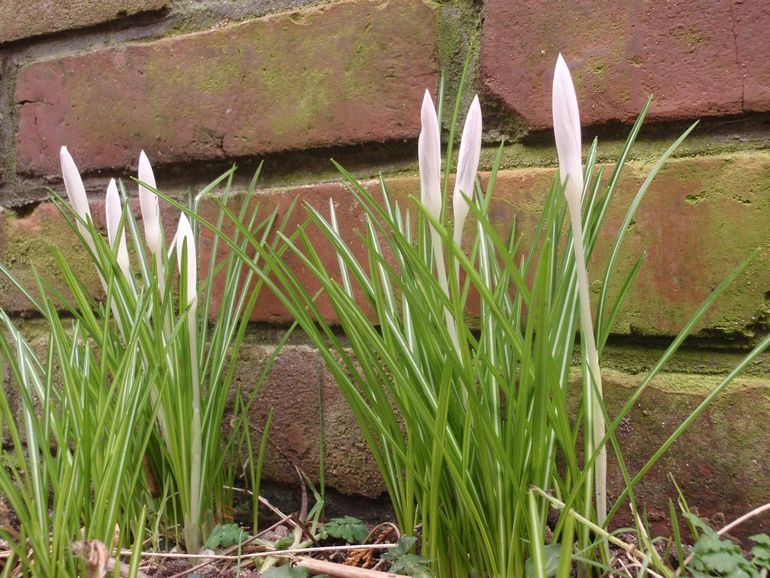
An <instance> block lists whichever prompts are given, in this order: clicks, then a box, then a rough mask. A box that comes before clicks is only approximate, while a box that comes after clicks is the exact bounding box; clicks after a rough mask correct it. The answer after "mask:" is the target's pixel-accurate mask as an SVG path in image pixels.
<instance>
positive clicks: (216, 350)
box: [61, 147, 285, 552]
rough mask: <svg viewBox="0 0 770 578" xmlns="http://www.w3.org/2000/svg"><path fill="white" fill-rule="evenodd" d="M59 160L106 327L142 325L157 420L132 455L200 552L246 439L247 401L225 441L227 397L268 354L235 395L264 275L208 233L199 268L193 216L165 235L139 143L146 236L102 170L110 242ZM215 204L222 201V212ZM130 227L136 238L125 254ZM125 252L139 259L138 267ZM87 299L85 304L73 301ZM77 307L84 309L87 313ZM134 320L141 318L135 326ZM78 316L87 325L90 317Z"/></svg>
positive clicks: (69, 164)
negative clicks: (237, 366)
mask: <svg viewBox="0 0 770 578" xmlns="http://www.w3.org/2000/svg"><path fill="white" fill-rule="evenodd" d="M61 166H62V174H63V176H64V183H65V187H66V190H67V196H68V198H69V201H70V205H71V208H72V213H74V215H75V219H74V221H75V228H76V231H77V233H78V235H79V236H80V237H81V239H82V242H83V243H84V245H85V247H87V248H88V250H89V252H90V253H91V256H92V258H93V260H94V263H95V264H96V266H97V271H98V273H99V279H100V281H101V285H102V288H103V290H104V293H105V295H108V296H109V299H108V301H109V309H110V312H111V313H112V320H114V324H113V325H112V326H113V327H116V328H117V330H118V333H119V335H120V337H121V339H123V338H125V336H129V335H131V334H132V333H135V332H136V331H137V330H138V331H139V335H140V336H141V339H139V343H140V344H141V345H142V347H140V348H139V350H138V352H137V355H138V359H139V360H140V362H141V365H142V367H143V368H144V371H145V372H146V374H147V375H148V376H149V377H150V378H151V379H149V380H148V382H149V384H150V389H149V391H148V398H149V399H150V400H151V405H152V407H153V408H154V414H153V421H154V423H155V433H154V435H152V436H150V443H149V446H148V450H147V454H146V455H145V456H142V457H141V458H139V460H140V462H141V461H142V460H143V461H144V462H145V470H144V471H145V475H146V477H147V479H146V487H147V491H148V494H150V496H151V498H152V499H157V500H159V501H158V502H157V503H156V505H155V508H156V509H157V510H158V511H164V512H166V514H165V515H166V517H167V523H168V524H169V525H172V524H173V523H174V521H175V520H176V519H178V518H180V517H181V519H182V520H183V523H184V527H183V532H182V533H181V536H183V537H184V543H185V547H186V548H187V550H188V552H196V551H198V550H199V549H200V546H201V544H202V540H203V539H205V537H206V532H207V528H208V529H210V527H211V525H212V524H213V523H214V522H215V521H216V518H217V515H216V514H217V512H215V511H213V510H217V509H218V510H221V509H222V508H224V507H226V505H227V502H228V501H229V499H228V498H226V497H225V495H224V494H223V492H224V490H223V488H224V487H225V486H230V485H231V482H230V480H229V476H231V475H232V472H233V470H232V468H233V465H232V464H228V463H227V461H226V456H228V455H233V454H234V453H235V452H236V451H237V450H236V445H237V444H238V443H242V441H241V439H242V436H241V434H240V432H242V431H246V430H244V429H243V428H246V426H247V424H246V421H245V420H246V417H245V416H247V415H248V412H247V411H246V409H244V410H243V412H242V415H239V416H238V417H237V419H236V422H234V423H236V426H237V428H238V432H239V433H238V435H233V436H231V439H229V440H223V437H222V434H223V431H222V430H223V428H222V419H223V415H224V411H225V406H226V404H227V400H228V399H233V397H232V396H235V397H236V398H238V400H237V403H239V404H240V405H241V406H242V407H243V408H247V407H248V406H249V405H250V403H251V402H253V399H254V395H255V394H256V389H258V384H259V383H261V381H262V380H263V379H264V377H265V376H266V374H267V371H268V368H269V366H270V363H271V362H272V359H274V357H272V358H271V359H270V360H269V361H268V363H267V364H266V367H265V372H264V373H263V374H262V375H261V377H260V379H259V380H258V382H257V385H256V387H255V391H254V392H253V393H249V395H248V397H247V399H240V397H239V396H240V395H241V393H239V392H238V391H237V390H236V391H234V390H233V388H231V385H232V383H233V378H234V362H235V358H236V357H237V355H238V352H239V350H240V346H241V343H242V340H243V338H244V335H245V330H246V326H247V324H248V320H249V318H250V315H251V311H252V310H253V307H254V306H255V303H256V291H258V289H259V287H260V286H261V283H255V281H256V278H255V276H254V275H253V274H252V273H248V274H242V272H243V271H244V269H245V267H246V266H245V264H244V263H243V262H242V261H241V260H240V259H238V258H237V257H236V255H235V254H231V255H228V256H226V257H224V258H222V257H221V255H219V254H218V251H217V249H216V248H217V241H216V240H214V243H213V245H212V255H213V257H212V259H211V260H210V261H209V262H208V263H207V265H208V275H207V276H205V277H203V278H202V279H199V278H198V269H199V263H198V252H197V244H198V242H197V227H196V226H194V223H191V222H190V220H189V219H188V217H187V216H186V215H185V214H184V212H182V213H181V215H180V217H179V222H178V226H177V230H176V235H175V236H174V238H173V239H172V240H171V242H170V243H167V242H166V236H165V234H164V231H163V225H162V220H161V213H160V203H159V197H158V194H157V190H156V182H155V176H154V174H153V170H152V166H151V165H150V161H149V159H148V157H147V155H146V154H145V153H144V152H141V154H140V155H139V190H138V193H139V195H138V196H139V205H140V208H141V215H142V221H143V225H144V227H143V233H144V235H143V236H142V235H141V233H140V232H139V227H138V226H137V223H136V221H135V219H134V214H133V211H132V210H131V209H130V208H129V207H125V206H124V205H125V203H123V202H121V194H120V191H119V189H118V185H117V183H116V182H115V180H110V181H109V184H108V186H107V194H106V197H105V209H106V215H105V217H106V219H105V221H106V225H107V227H106V228H107V242H106V243H105V242H104V240H103V239H102V237H101V235H100V233H99V232H98V231H97V230H96V228H95V227H94V223H93V222H92V220H91V211H90V208H89V204H88V198H87V197H86V192H85V187H84V186H83V181H82V179H81V177H80V174H79V172H78V169H77V167H76V165H75V162H74V160H73V159H72V156H71V155H70V154H69V152H68V151H67V149H66V147H62V149H61ZM230 176H231V175H230V174H225V175H223V176H222V177H220V179H218V180H217V181H215V182H214V183H212V185H211V186H210V187H208V188H206V189H204V190H203V191H202V192H201V193H200V194H199V195H198V196H196V197H195V198H194V199H193V202H192V209H193V210H195V209H196V208H197V205H198V202H199V200H200V198H201V197H202V195H203V194H206V193H208V192H209V191H211V190H212V189H213V188H214V187H216V186H217V185H219V184H222V183H223V184H224V185H225V187H229V182H230V181H229V179H228V178H229V177H230ZM255 184H256V179H255V180H254V185H253V186H255ZM225 196H227V193H225ZM244 198H245V200H244V204H243V207H242V211H241V213H240V214H241V216H243V217H244V218H245V219H248V220H249V222H250V224H251V225H252V227H253V231H258V232H260V233H261V235H262V237H261V238H262V241H263V242H266V243H267V242H268V239H269V237H268V236H269V235H272V233H274V232H275V229H274V228H273V225H274V224H275V222H276V221H275V219H276V212H273V213H272V214H271V215H269V216H268V217H267V218H266V219H264V220H257V216H258V211H259V207H258V206H256V205H252V204H249V202H248V197H244ZM222 215H224V210H223V212H222V214H221V215H220V220H221V219H222V218H223V217H222ZM284 223H285V221H284ZM280 226H283V223H282V224H280V225H279V227H280ZM128 235H130V237H131V240H132V241H133V243H132V248H133V255H132V258H130V257H129V243H128V242H127V237H128ZM142 237H143V238H142ZM105 247H107V249H106V252H105ZM132 260H133V261H134V262H135V263H137V264H138V266H137V267H136V269H135V270H132V268H131V261H132ZM251 266H253V264H252V265H251ZM114 273H117V274H118V275H119V276H120V277H121V279H117V278H116V277H115V276H114ZM215 277H216V278H218V279H220V281H219V283H220V285H219V286H218V289H219V290H220V291H221V293H218V299H219V301H220V303H219V307H218V308H214V307H213V306H212V304H211V301H210V300H211V298H212V296H213V295H214V291H213V282H214V279H215ZM175 279H178V282H176V281H175ZM174 288H176V290H174ZM175 295H178V298H175ZM89 306H90V304H88V303H83V304H82V305H81V310H83V309H86V308H88V307H89ZM73 311H76V309H73ZM83 315H84V316H85V318H87V319H89V320H90V319H91V318H90V317H89V314H88V313H87V312H84V313H83ZM137 319H141V320H142V321H141V322H140V323H139V324H138V329H137ZM84 327H87V328H90V327H94V328H95V326H94V325H93V324H91V323H89V324H84ZM105 335H106V334H105V333H104V332H103V331H102V332H100V333H99V334H98V337H99V338H100V339H101V340H102V341H103V340H104V339H106V337H105ZM277 351H280V347H279V348H278V349H277V350H276V354H277ZM234 433H235V432H234ZM156 478H157V479H156ZM162 488H165V492H166V493H167V494H168V495H167V496H166V497H165V498H164V497H163V496H162V495H160V492H161V491H162ZM167 503H170V504H171V506H170V507H169V506H168V505H165V504H167Z"/></svg>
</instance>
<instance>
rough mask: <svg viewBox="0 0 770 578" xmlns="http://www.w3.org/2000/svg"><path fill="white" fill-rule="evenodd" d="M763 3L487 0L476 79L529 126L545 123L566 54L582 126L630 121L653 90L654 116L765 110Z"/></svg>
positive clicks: (768, 68) (769, 68) (769, 69)
mask: <svg viewBox="0 0 770 578" xmlns="http://www.w3.org/2000/svg"><path fill="white" fill-rule="evenodd" d="M768 26H770V11H768V10H767V6H766V4H765V3H764V2H712V1H711V0H689V1H686V2H604V3H600V4H597V3H595V2H587V1H580V2H568V1H563V0H554V1H553V2H549V3H548V6H547V8H546V7H545V6H544V5H543V3H541V2H538V1H536V0H526V1H524V2H515V3H514V2H509V1H507V0H488V1H487V2H485V3H484V29H483V36H482V49H481V72H480V80H481V82H482V85H483V87H484V89H485V90H486V91H487V92H488V93H489V94H490V95H492V96H494V97H495V98H497V99H499V100H500V101H501V102H502V103H504V105H505V106H506V107H507V108H509V109H510V110H511V111H514V112H515V113H517V114H519V115H521V117H523V120H524V123H525V124H526V125H528V126H529V127H530V128H533V129H538V128H543V127H547V126H550V125H551V117H550V114H551V113H550V106H543V104H544V103H550V101H551V82H552V74H553V66H554V63H555V61H556V55H557V54H558V53H559V52H562V54H563V55H564V57H565V59H566V60H567V63H568V64H569V65H570V67H571V70H572V74H573V76H574V79H575V85H576V89H577V92H578V98H579V99H580V104H581V116H582V119H583V122H584V123H586V124H593V123H605V122H609V121H617V120H619V121H624V122H628V121H630V120H632V119H633V118H635V116H636V115H637V114H638V113H639V111H640V110H641V107H642V106H643V104H644V102H645V101H646V99H647V97H648V96H649V95H650V94H654V95H655V101H654V103H653V106H652V108H651V111H650V118H652V119H680V118H699V117H705V116H721V115H729V114H737V113H741V112H743V111H745V110H751V111H757V110H762V111H764V110H768V109H770V83H768V82H767V80H768V75H769V74H770V60H768V58H767V54H768V46H770V40H768V36H767V34H765V33H763V31H764V30H766V29H767V28H768Z"/></svg>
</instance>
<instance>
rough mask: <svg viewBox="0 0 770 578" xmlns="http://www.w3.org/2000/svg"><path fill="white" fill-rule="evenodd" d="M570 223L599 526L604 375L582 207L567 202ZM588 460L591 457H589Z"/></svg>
mask: <svg viewBox="0 0 770 578" xmlns="http://www.w3.org/2000/svg"><path fill="white" fill-rule="evenodd" d="M568 204H569V214H570V221H571V223H572V244H573V248H574V250H575V269H576V270H577V277H578V293H579V296H580V334H581V336H582V337H583V344H584V346H585V350H586V351H585V355H586V357H587V359H588V382H587V387H586V392H585V395H586V400H587V405H586V418H587V421H588V423H589V430H588V431H586V436H587V437H588V438H589V440H590V447H591V449H592V450H593V451H595V452H596V451H598V456H597V458H596V462H595V464H594V483H595V491H596V517H597V520H598V522H599V525H602V526H603V525H604V522H605V520H606V519H607V448H606V447H605V446H602V447H600V448H597V447H596V445H597V444H598V443H599V441H600V440H601V439H603V438H604V432H605V430H606V426H605V424H604V413H603V411H602V406H601V401H602V375H601V369H600V368H599V352H598V350H597V349H596V340H595V337H594V324H593V319H592V317H591V297H590V293H589V288H588V268H587V266H586V257H585V247H584V245H583V226H582V223H581V212H580V204H579V203H576V202H573V201H571V200H569V199H568ZM586 458H588V456H586Z"/></svg>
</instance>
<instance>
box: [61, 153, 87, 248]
mask: <svg viewBox="0 0 770 578" xmlns="http://www.w3.org/2000/svg"><path fill="white" fill-rule="evenodd" d="M59 160H60V161H61V172H62V177H63V178H64V188H65V189H66V190H67V198H69V201H70V205H72V208H73V209H74V210H75V213H76V214H77V215H78V216H79V217H80V218H81V219H83V221H86V222H88V221H90V220H91V211H90V209H89V208H88V197H86V189H85V187H84V186H83V179H81V178H80V172H79V171H78V167H77V166H76V165H75V161H74V160H73V159H72V155H70V153H69V151H68V150H67V147H66V146H63V147H61V151H60V153H59ZM77 225H78V230H79V231H80V233H81V234H82V235H83V237H85V239H86V243H88V246H89V247H91V250H93V248H94V245H93V241H92V240H91V233H90V232H89V231H88V229H87V228H86V227H85V225H83V223H81V222H80V221H78V224H77Z"/></svg>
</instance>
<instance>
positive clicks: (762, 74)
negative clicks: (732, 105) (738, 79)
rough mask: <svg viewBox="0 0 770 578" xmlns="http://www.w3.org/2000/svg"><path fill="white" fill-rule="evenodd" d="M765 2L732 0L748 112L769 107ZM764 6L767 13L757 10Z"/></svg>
mask: <svg viewBox="0 0 770 578" xmlns="http://www.w3.org/2000/svg"><path fill="white" fill-rule="evenodd" d="M762 4H763V3H762V2H738V1H736V2H733V5H732V9H733V13H734V15H735V45H736V51H737V60H738V62H740V63H741V74H742V84H741V87H742V88H743V108H744V110H746V111H751V112H762V111H766V110H770V66H768V65H767V57H768V55H770V35H768V33H767V30H768V27H770V11H769V10H768V7H767V6H766V5H765V6H761V5H762ZM758 7H761V8H763V9H764V12H761V13H760V12H758V11H757V8H758ZM762 64H764V66H762Z"/></svg>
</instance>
